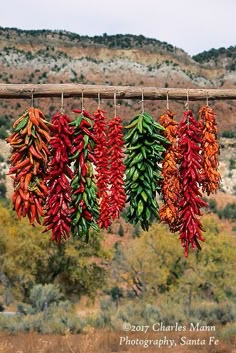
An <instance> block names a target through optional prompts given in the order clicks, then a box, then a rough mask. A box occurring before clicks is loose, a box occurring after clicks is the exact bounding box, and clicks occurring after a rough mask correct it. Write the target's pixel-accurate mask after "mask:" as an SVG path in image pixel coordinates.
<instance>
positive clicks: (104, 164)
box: [93, 109, 111, 228]
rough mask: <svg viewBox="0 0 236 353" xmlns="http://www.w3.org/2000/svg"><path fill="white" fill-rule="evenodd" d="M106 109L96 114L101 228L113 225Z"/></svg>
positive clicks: (95, 131)
mask: <svg viewBox="0 0 236 353" xmlns="http://www.w3.org/2000/svg"><path fill="white" fill-rule="evenodd" d="M105 113H106V112H105V111H104V110H101V109H98V110H97V111H96V112H95V113H94V114H93V115H94V126H93V131H94V137H95V141H96V146H95V149H94V157H95V166H96V184H97V189H98V198H99V213H100V216H99V219H98V225H99V227H100V228H108V227H109V226H110V225H111V217H110V212H109V208H110V205H109V202H110V197H109V168H108V164H109V162H108V141H107V124H106V116H105Z"/></svg>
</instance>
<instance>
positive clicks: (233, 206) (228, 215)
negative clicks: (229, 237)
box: [218, 203, 236, 220]
mask: <svg viewBox="0 0 236 353" xmlns="http://www.w3.org/2000/svg"><path fill="white" fill-rule="evenodd" d="M218 215H219V217H220V218H225V219H231V220H233V219H236V203H228V204H227V205H226V206H225V207H224V208H223V209H222V210H219V211H218Z"/></svg>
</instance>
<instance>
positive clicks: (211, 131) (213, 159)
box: [199, 106, 220, 195]
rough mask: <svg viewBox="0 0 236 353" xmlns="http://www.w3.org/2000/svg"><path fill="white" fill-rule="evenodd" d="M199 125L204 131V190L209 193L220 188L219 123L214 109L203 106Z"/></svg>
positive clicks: (202, 143) (202, 145) (202, 144)
mask: <svg viewBox="0 0 236 353" xmlns="http://www.w3.org/2000/svg"><path fill="white" fill-rule="evenodd" d="M199 117H200V119H199V126H200V129H201V132H202V142H201V147H202V153H203V175H204V178H203V181H202V190H203V192H206V193H207V194H208V195H210V194H211V193H214V192H216V190H217V189H219V184H220V173H219V171H218V167H219V154H220V146H219V143H218V141H217V124H216V120H215V113H214V111H213V110H212V109H211V108H210V107H208V106H203V107H202V108H201V109H200V111H199Z"/></svg>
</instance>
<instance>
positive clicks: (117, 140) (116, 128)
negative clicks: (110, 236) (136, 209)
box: [108, 116, 126, 220]
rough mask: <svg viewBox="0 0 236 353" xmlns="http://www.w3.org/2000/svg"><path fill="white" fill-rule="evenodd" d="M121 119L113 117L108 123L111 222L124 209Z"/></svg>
mask: <svg viewBox="0 0 236 353" xmlns="http://www.w3.org/2000/svg"><path fill="white" fill-rule="evenodd" d="M122 129H123V126H122V125H121V118H120V117H119V116H116V117H114V118H113V119H111V120H110V121H109V123H108V146H109V161H110V169H109V170H110V202H109V213H110V217H111V219H112V220H114V219H116V218H119V216H120V212H121V211H122V209H123V208H124V207H125V201H126V194H125V181H124V172H125V164H124V157H125V155H124V138H123V133H122Z"/></svg>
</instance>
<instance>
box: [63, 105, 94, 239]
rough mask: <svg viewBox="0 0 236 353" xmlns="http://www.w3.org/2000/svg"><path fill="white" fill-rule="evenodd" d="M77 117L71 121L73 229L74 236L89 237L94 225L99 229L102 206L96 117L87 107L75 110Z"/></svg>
mask: <svg viewBox="0 0 236 353" xmlns="http://www.w3.org/2000/svg"><path fill="white" fill-rule="evenodd" d="M73 112H75V113H77V114H78V116H77V118H76V119H75V120H74V121H73V122H72V123H70V125H71V126H73V127H74V139H73V147H72V151H71V152H72V156H71V157H70V159H71V161H72V162H73V163H74V177H73V179H72V182H71V187H72V205H73V213H72V215H71V218H72V224H71V230H72V233H73V235H74V236H77V237H80V238H84V237H85V239H86V240H88V238H89V230H90V227H92V228H93V229H94V230H96V231H97V230H98V226H97V220H98V217H99V206H98V199H97V186H96V184H95V179H94V167H93V164H94V163H95V158H94V148H95V137H94V132H93V118H92V117H91V116H90V115H89V113H88V112H87V111H86V110H83V111H81V110H73Z"/></svg>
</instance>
